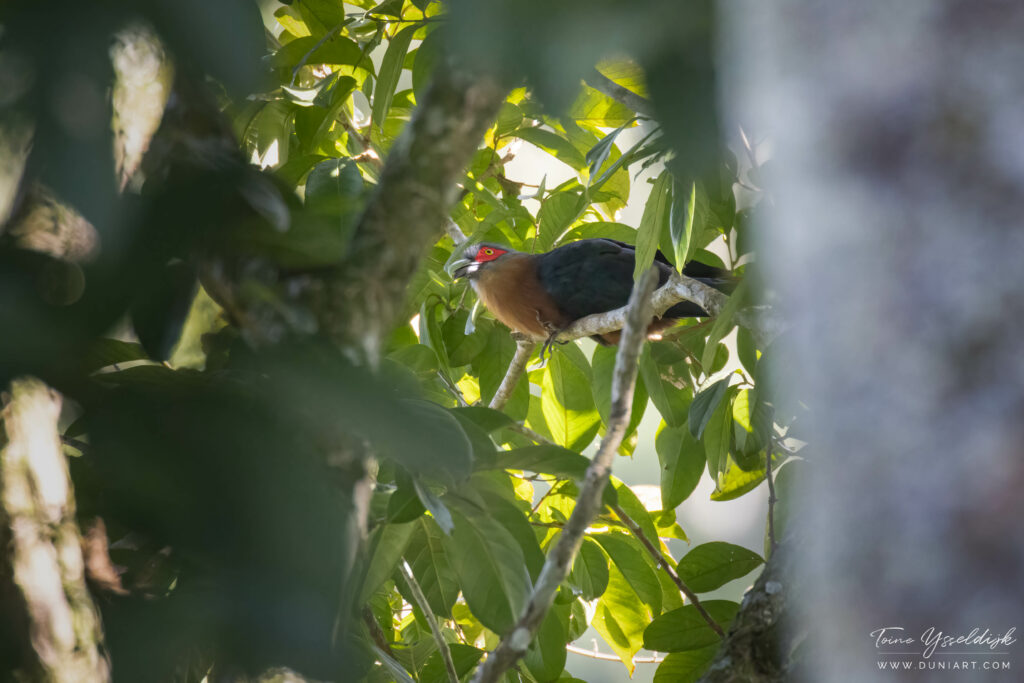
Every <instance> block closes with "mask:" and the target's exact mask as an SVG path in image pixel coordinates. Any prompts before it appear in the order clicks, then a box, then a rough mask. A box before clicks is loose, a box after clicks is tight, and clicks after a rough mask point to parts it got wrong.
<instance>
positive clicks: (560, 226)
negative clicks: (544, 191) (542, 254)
mask: <svg viewBox="0 0 1024 683" xmlns="http://www.w3.org/2000/svg"><path fill="white" fill-rule="evenodd" d="M586 205H587V200H586V198H585V197H584V196H583V195H582V194H580V193H579V192H575V191H567V192H556V193H555V194H553V195H550V196H549V197H548V198H547V199H545V200H544V202H543V203H542V204H541V207H540V211H539V212H537V224H538V226H539V231H540V246H541V249H542V250H544V251H547V250H548V249H550V248H551V247H552V246H553V245H554V243H555V241H556V240H557V239H558V238H559V236H561V234H562V233H563V232H565V231H566V229H568V227H569V226H570V225H572V224H573V223H574V222H575V221H576V219H577V218H579V217H580V214H581V213H583V209H584V208H585V207H586Z"/></svg>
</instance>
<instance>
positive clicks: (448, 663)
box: [398, 560, 459, 683]
mask: <svg viewBox="0 0 1024 683" xmlns="http://www.w3.org/2000/svg"><path fill="white" fill-rule="evenodd" d="M398 569H399V571H401V572H402V578H403V579H405V583H406V585H408V586H409V591H410V592H411V593H412V599H413V600H415V601H416V606H417V607H419V608H420V611H421V612H423V617H424V618H425V619H426V620H427V624H428V625H429V626H430V633H431V635H433V636H434V642H435V643H437V651H438V652H439V653H441V660H442V661H444V668H445V670H446V671H447V672H448V681H449V683H459V674H458V672H457V671H456V670H455V662H453V661H452V653H451V650H449V649H448V643H447V642H445V639H444V634H442V633H441V626H440V625H439V624H438V623H437V617H435V616H434V610H432V609H430V603H429V602H427V596H425V595H424V594H423V589H422V588H420V584H419V582H418V581H417V580H416V577H415V576H413V575H412V569H411V568H410V567H409V563H408V562H406V561H405V560H402V562H401V564H399V565H398Z"/></svg>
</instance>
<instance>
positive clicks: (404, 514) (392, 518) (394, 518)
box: [387, 475, 426, 524]
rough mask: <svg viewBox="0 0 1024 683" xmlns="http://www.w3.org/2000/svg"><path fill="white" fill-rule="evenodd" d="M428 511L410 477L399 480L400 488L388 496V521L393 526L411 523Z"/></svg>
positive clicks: (406, 476)
mask: <svg viewBox="0 0 1024 683" xmlns="http://www.w3.org/2000/svg"><path fill="white" fill-rule="evenodd" d="M425 511H426V508H425V507H423V503H422V502H421V501H420V497H419V495H417V493H416V488H415V487H414V486H413V485H412V478H411V477H409V476H408V475H404V476H400V477H399V478H398V487H397V488H396V489H395V491H394V492H393V493H392V494H391V495H390V496H388V507H387V520H388V522H389V523H391V524H402V523H405V522H411V521H413V520H414V519H416V518H417V517H419V516H420V515H422V514H423V513H424V512H425Z"/></svg>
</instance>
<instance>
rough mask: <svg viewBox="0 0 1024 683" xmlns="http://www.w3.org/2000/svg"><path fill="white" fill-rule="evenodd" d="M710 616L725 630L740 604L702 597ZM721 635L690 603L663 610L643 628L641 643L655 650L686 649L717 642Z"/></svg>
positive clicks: (676, 650)
mask: <svg viewBox="0 0 1024 683" xmlns="http://www.w3.org/2000/svg"><path fill="white" fill-rule="evenodd" d="M701 605H703V607H704V609H705V610H706V611H707V612H708V614H710V615H711V618H712V619H714V620H715V622H717V623H718V625H719V626H721V627H722V629H723V630H725V631H726V632H728V630H729V624H731V623H732V620H733V617H735V616H736V612H737V610H739V607H740V606H739V605H738V604H736V603H735V602H731V601H729V600H703V601H701ZM719 640H721V638H720V637H719V635H718V634H717V633H715V632H714V631H713V630H711V627H710V626H708V622H706V621H705V620H704V617H702V616H701V615H700V613H699V612H697V609H696V608H695V607H694V606H693V605H686V606H684V607H680V608H679V609H676V610H672V611H671V612H666V613H665V614H662V615H661V616H659V617H656V618H655V619H654V621H652V622H651V623H650V625H649V626H648V627H647V628H646V630H644V638H643V642H644V647H646V648H647V649H649V650H657V651H658V652H687V651H690V650H698V649H700V648H703V647H708V646H711V645H716V644H717V643H718V642H719Z"/></svg>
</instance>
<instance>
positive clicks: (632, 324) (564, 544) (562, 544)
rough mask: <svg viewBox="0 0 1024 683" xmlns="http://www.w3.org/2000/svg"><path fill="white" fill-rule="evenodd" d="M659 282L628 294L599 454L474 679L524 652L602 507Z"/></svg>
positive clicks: (643, 283)
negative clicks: (524, 596) (512, 620)
mask: <svg viewBox="0 0 1024 683" xmlns="http://www.w3.org/2000/svg"><path fill="white" fill-rule="evenodd" d="M657 281H658V271H657V270H656V269H655V268H653V267H652V268H650V269H649V270H648V271H647V272H646V273H644V274H643V275H642V276H641V277H640V279H639V281H638V282H637V283H636V285H635V286H634V287H633V292H632V294H631V295H630V297H629V304H628V305H627V309H628V315H627V316H626V323H625V326H624V327H623V329H622V339H621V341H620V343H619V351H618V354H617V355H616V358H615V370H614V372H613V374H612V392H611V393H612V396H611V397H612V407H611V415H610V418H609V420H608V430H607V431H606V432H605V436H604V439H602V441H601V446H600V447H599V448H598V451H597V454H596V455H595V456H594V459H593V460H591V462H590V466H589V467H587V473H586V475H585V477H584V479H583V485H582V486H581V487H580V493H579V496H577V498H576V506H575V507H574V508H573V511H572V515H571V516H570V517H569V521H568V523H566V525H565V527H564V528H563V529H562V535H561V536H560V537H559V539H558V543H556V544H555V547H554V548H553V549H552V550H551V551H550V552H549V553H548V556H547V559H546V560H545V561H544V567H543V568H542V569H541V572H540V576H538V577H537V582H536V584H535V585H534V588H533V592H532V593H531V595H530V599H529V601H528V602H527V604H526V607H525V608H524V609H523V611H522V613H521V614H520V615H519V619H518V620H517V622H516V625H515V626H514V627H513V628H512V630H511V631H510V632H509V633H507V634H505V636H504V637H503V638H502V639H501V642H500V643H498V647H497V648H496V649H495V650H494V652H492V653H491V654H490V656H488V658H487V659H486V660H484V663H483V664H481V665H480V668H478V669H477V671H476V674H475V675H474V677H473V681H474V683H494V682H495V681H498V680H500V679H501V677H502V676H503V675H504V673H505V672H506V671H508V670H509V669H510V668H511V667H512V666H513V665H515V663H516V662H517V661H518V660H519V659H520V658H521V657H522V656H523V655H524V654H525V653H526V650H527V648H528V647H529V646H530V642H531V641H532V640H533V638H534V636H535V635H536V633H537V629H538V628H540V624H541V621H543V619H544V615H545V614H547V612H548V610H549V609H550V608H551V604H552V602H553V601H554V599H555V593H556V592H557V591H558V586H559V585H560V584H561V583H562V581H564V580H565V577H566V576H568V575H569V568H570V567H571V566H572V563H573V560H574V559H575V557H576V554H577V553H578V552H579V549H580V545H581V544H582V543H583V534H584V533H585V532H586V530H587V527H588V526H590V523H591V522H592V521H593V520H594V518H595V517H597V515H598V513H600V511H601V493H602V492H603V491H604V487H605V485H606V484H607V483H608V477H609V476H610V475H611V466H612V462H613V461H614V460H615V453H616V451H617V450H618V448H619V445H620V444H621V443H622V439H623V437H624V436H625V434H626V428H627V426H628V425H629V414H630V410H631V407H632V403H633V390H634V388H635V386H636V375H637V366H638V360H639V358H640V349H641V347H642V346H643V343H644V340H645V338H646V332H647V326H648V324H650V322H651V317H652V311H651V303H650V299H651V292H652V291H653V290H654V287H655V285H656V283H657Z"/></svg>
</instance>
